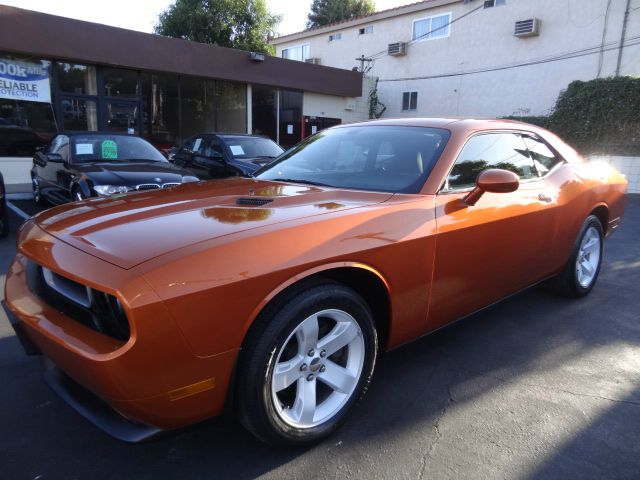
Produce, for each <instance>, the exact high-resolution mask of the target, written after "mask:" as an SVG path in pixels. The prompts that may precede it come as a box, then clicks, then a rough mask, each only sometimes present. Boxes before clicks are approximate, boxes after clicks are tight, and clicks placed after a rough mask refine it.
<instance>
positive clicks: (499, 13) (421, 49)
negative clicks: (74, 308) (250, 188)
mask: <svg viewBox="0 0 640 480" xmlns="http://www.w3.org/2000/svg"><path fill="white" fill-rule="evenodd" d="M625 17H626V19H625ZM516 29H518V31H519V32H520V33H521V35H515V32H516ZM623 31H624V33H623ZM272 44H273V45H274V46H275V47H276V55H277V56H279V57H284V58H290V59H294V60H304V61H308V62H314V63H320V64H322V65H327V66H332V67H338V68H344V69H353V68H358V69H360V68H362V67H364V71H365V72H366V74H367V76H370V77H373V78H378V79H379V84H378V96H379V100H380V101H381V102H382V103H383V104H384V105H385V106H386V111H385V113H384V115H383V116H384V117H401V116H449V115H456V116H459V115H461V116H467V115H468V116H505V115H543V114H546V113H548V112H549V111H550V110H551V109H552V107H553V105H554V103H555V101H556V99H557V97H558V94H559V92H560V91H561V90H562V89H564V88H566V87H567V85H568V84H569V83H570V82H572V81H573V80H591V79H594V78H598V77H601V78H605V77H609V76H613V75H616V74H619V75H632V76H636V75H638V74H640V0H489V1H483V0H425V1H422V2H418V3H414V4H411V5H406V6H403V7H398V8H394V9H391V10H385V11H381V12H377V13H375V14H372V15H369V16H366V17H362V18H359V19H356V20H351V21H346V22H340V23H336V24H332V25H328V26H325V27H321V28H315V29H312V30H307V31H303V32H299V33H294V34H291V35H287V36H283V37H279V38H276V39H274V40H273V41H272ZM393 44H397V45H395V46H393ZM394 53H398V54H394ZM362 56H364V58H365V60H364V61H363V62H360V61H358V60H356V58H360V57H362ZM363 94H364V95H366V90H365V91H364V92H363ZM305 102H312V99H311V98H310V97H308V96H305ZM359 103H362V102H359ZM308 107H309V108H308ZM311 107H313V108H311ZM349 107H353V105H350V106H349ZM344 108H345V105H344V101H342V102H336V103H335V105H333V104H329V103H326V102H325V103H324V104H317V105H315V104H314V105H306V106H305V112H310V111H311V110H314V111H315V110H316V109H317V110H318V112H320V111H323V112H324V114H323V115H322V116H334V117H339V118H343V119H344V121H350V120H351V121H353V120H358V119H364V118H367V115H366V114H367V112H366V111H365V109H362V108H359V109H355V108H349V109H348V110H347V112H348V114H347V115H345V109H344ZM307 114H315V113H307ZM358 114H361V115H363V116H362V117H361V118H356V117H358ZM317 115H320V113H317Z"/></svg>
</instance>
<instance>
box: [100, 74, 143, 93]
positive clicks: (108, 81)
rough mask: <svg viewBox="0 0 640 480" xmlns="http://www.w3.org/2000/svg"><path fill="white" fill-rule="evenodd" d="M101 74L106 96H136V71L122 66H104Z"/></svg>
mask: <svg viewBox="0 0 640 480" xmlns="http://www.w3.org/2000/svg"><path fill="white" fill-rule="evenodd" d="M102 74H103V78H104V95H105V96H106V97H120V98H132V99H137V98H138V72H136V71H134V70H125V69H122V68H104V69H103V70H102Z"/></svg>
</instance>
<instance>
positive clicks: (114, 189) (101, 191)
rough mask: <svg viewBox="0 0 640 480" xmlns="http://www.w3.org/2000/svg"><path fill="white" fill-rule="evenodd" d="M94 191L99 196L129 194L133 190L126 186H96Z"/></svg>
mask: <svg viewBox="0 0 640 480" xmlns="http://www.w3.org/2000/svg"><path fill="white" fill-rule="evenodd" d="M93 189H94V190H95V191H96V193H97V194H98V195H114V194H116V193H127V192H128V191H130V190H131V189H130V188H129V187H125V186H124V185H94V186H93Z"/></svg>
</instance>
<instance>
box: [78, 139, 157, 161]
mask: <svg viewBox="0 0 640 480" xmlns="http://www.w3.org/2000/svg"><path fill="white" fill-rule="evenodd" d="M71 152H72V162H73V163H85V162H130V161H144V162H166V161H167V159H166V158H164V156H163V155H162V154H161V153H160V152H159V151H158V150H156V148H155V147H154V146H153V145H151V144H150V143H149V142H147V141H146V140H143V139H142V138H140V137H128V136H125V135H109V134H104V135H102V134H87V135H77V136H74V137H71Z"/></svg>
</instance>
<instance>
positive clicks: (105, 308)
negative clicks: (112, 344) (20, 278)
mask: <svg viewBox="0 0 640 480" xmlns="http://www.w3.org/2000/svg"><path fill="white" fill-rule="evenodd" d="M27 284H28V286H29V290H31V292H33V294H35V295H36V296H37V297H39V298H40V299H41V300H43V301H44V302H46V303H47V304H49V305H50V306H51V307H53V308H55V309H56V310H58V311H59V312H61V313H63V314H64V315H66V316H67V317H69V318H71V319H73V320H75V321H76V322H78V323H80V324H82V325H84V326H85V327H88V328H90V329H92V330H95V331H97V332H100V333H103V334H105V335H108V336H110V337H112V338H115V339H118V340H124V341H126V340H128V339H129V336H130V329H129V321H128V320H127V316H126V313H125V312H124V310H123V309H122V307H121V305H120V303H119V302H118V300H117V299H116V297H114V296H113V295H109V294H108V293H105V292H101V291H99V290H96V289H93V288H89V287H87V286H85V285H82V284H81V283H78V282H75V281H73V280H71V279H68V278H66V277H63V276H62V275H59V274H57V273H55V272H52V271H51V270H49V269H48V268H44V267H41V266H40V265H38V264H36V263H35V262H32V261H29V262H28V264H27Z"/></svg>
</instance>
